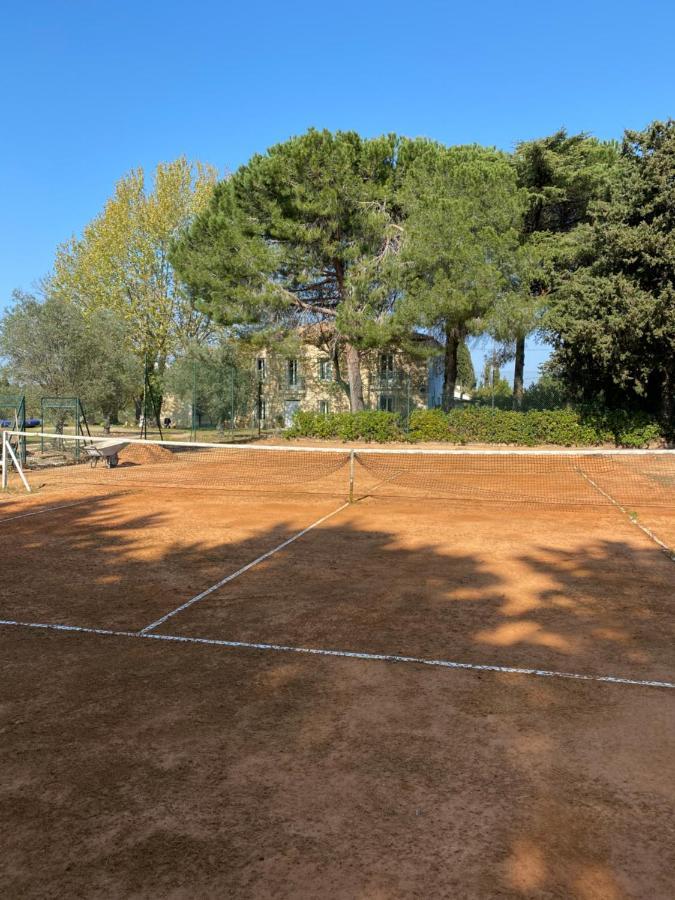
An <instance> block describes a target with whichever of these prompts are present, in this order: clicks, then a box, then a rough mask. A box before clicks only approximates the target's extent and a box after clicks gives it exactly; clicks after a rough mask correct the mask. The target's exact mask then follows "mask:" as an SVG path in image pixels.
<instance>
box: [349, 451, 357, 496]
mask: <svg viewBox="0 0 675 900" xmlns="http://www.w3.org/2000/svg"><path fill="white" fill-rule="evenodd" d="M355 456H356V451H355V450H350V451H349V502H350V503H353V502H354V458H355Z"/></svg>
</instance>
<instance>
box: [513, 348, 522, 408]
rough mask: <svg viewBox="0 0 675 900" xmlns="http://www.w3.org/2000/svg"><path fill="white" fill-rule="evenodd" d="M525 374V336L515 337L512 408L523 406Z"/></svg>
mask: <svg viewBox="0 0 675 900" xmlns="http://www.w3.org/2000/svg"><path fill="white" fill-rule="evenodd" d="M524 375H525V337H524V336H523V337H520V336H519V337H517V338H516V360H515V367H514V370H513V408H514V409H522V408H523V393H524Z"/></svg>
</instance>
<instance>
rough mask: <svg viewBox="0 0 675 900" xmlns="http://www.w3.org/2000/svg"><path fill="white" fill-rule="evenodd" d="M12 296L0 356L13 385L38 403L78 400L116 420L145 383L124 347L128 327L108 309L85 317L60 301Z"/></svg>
mask: <svg viewBox="0 0 675 900" xmlns="http://www.w3.org/2000/svg"><path fill="white" fill-rule="evenodd" d="M13 296H14V303H13V305H12V306H11V307H10V308H9V309H7V310H6V311H5V313H4V314H3V316H2V319H0V356H2V358H3V361H4V367H5V372H6V374H7V375H8V376H9V379H10V380H11V382H12V383H13V384H15V385H19V386H21V388H22V389H24V390H26V391H28V392H29V393H30V394H32V395H33V397H34V398H35V399H38V398H39V396H43V395H48V396H54V397H68V396H78V397H80V398H81V399H82V401H83V403H84V404H85V407H87V408H89V409H90V410H92V411H94V412H96V413H100V414H101V415H102V416H103V418H104V420H105V421H106V422H107V423H108V424H109V423H110V421H111V420H112V421H114V420H115V419H116V418H117V414H118V412H119V411H120V409H122V408H123V407H124V406H125V405H126V404H127V403H129V402H130V400H131V398H132V397H133V394H134V392H135V391H138V389H139V386H140V385H142V372H141V370H140V368H139V366H138V364H137V361H136V359H135V358H134V357H133V355H132V354H131V353H130V352H129V351H125V349H124V347H125V344H126V328H125V325H124V323H123V322H121V321H120V319H119V318H118V317H117V316H116V315H115V314H114V313H113V312H110V311H109V310H97V311H96V312H95V313H93V314H92V315H91V316H89V317H86V316H84V314H83V313H82V311H81V310H80V309H79V308H78V307H76V306H75V305H74V304H72V303H69V302H68V301H65V300H61V299H59V298H58V297H50V296H48V297H47V298H46V299H44V300H42V301H41V300H39V299H38V298H36V297H34V296H32V295H30V294H25V293H22V292H20V291H16V292H15V293H14V295H13ZM139 383H140V385H139Z"/></svg>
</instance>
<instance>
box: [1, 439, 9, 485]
mask: <svg viewBox="0 0 675 900" xmlns="http://www.w3.org/2000/svg"><path fill="white" fill-rule="evenodd" d="M8 484H9V476H8V473H7V432H6V431H3V432H2V490H3V491H6V490H7V486H8Z"/></svg>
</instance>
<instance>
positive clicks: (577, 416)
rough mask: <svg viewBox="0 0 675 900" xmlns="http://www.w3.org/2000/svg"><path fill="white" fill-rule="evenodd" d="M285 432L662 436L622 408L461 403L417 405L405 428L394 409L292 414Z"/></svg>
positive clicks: (635, 443)
mask: <svg viewBox="0 0 675 900" xmlns="http://www.w3.org/2000/svg"><path fill="white" fill-rule="evenodd" d="M286 436H287V437H312V438H332V439H337V440H342V441H375V442H376V443H380V444H382V443H386V442H387V441H400V440H409V441H414V442H415V441H447V442H449V443H453V444H468V443H473V444H518V445H520V446H526V447H534V446H537V445H539V444H556V445H558V446H562V447H591V446H593V445H597V444H614V445H616V446H617V447H645V446H647V445H648V444H650V443H653V442H655V441H658V440H659V439H660V438H661V431H660V428H659V426H658V424H657V423H656V421H655V420H654V419H651V418H650V417H649V416H647V415H645V414H644V413H633V412H627V411H625V410H575V409H571V408H567V409H542V410H534V409H533V410H529V411H527V412H514V411H513V410H505V409H491V408H490V407H485V406H465V407H458V408H457V409H453V410H452V411H451V412H449V413H444V412H441V410H440V409H418V410H415V411H414V412H412V413H411V415H410V424H409V432H408V434H406V433H405V431H404V429H403V426H402V423H401V419H400V418H399V416H398V415H396V414H395V413H388V412H379V411H371V410H365V411H364V412H359V413H348V412H345V413H330V414H329V415H323V414H321V413H314V412H299V413H296V415H295V417H294V419H293V425H292V426H291V428H289V429H288V430H287V431H286Z"/></svg>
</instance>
